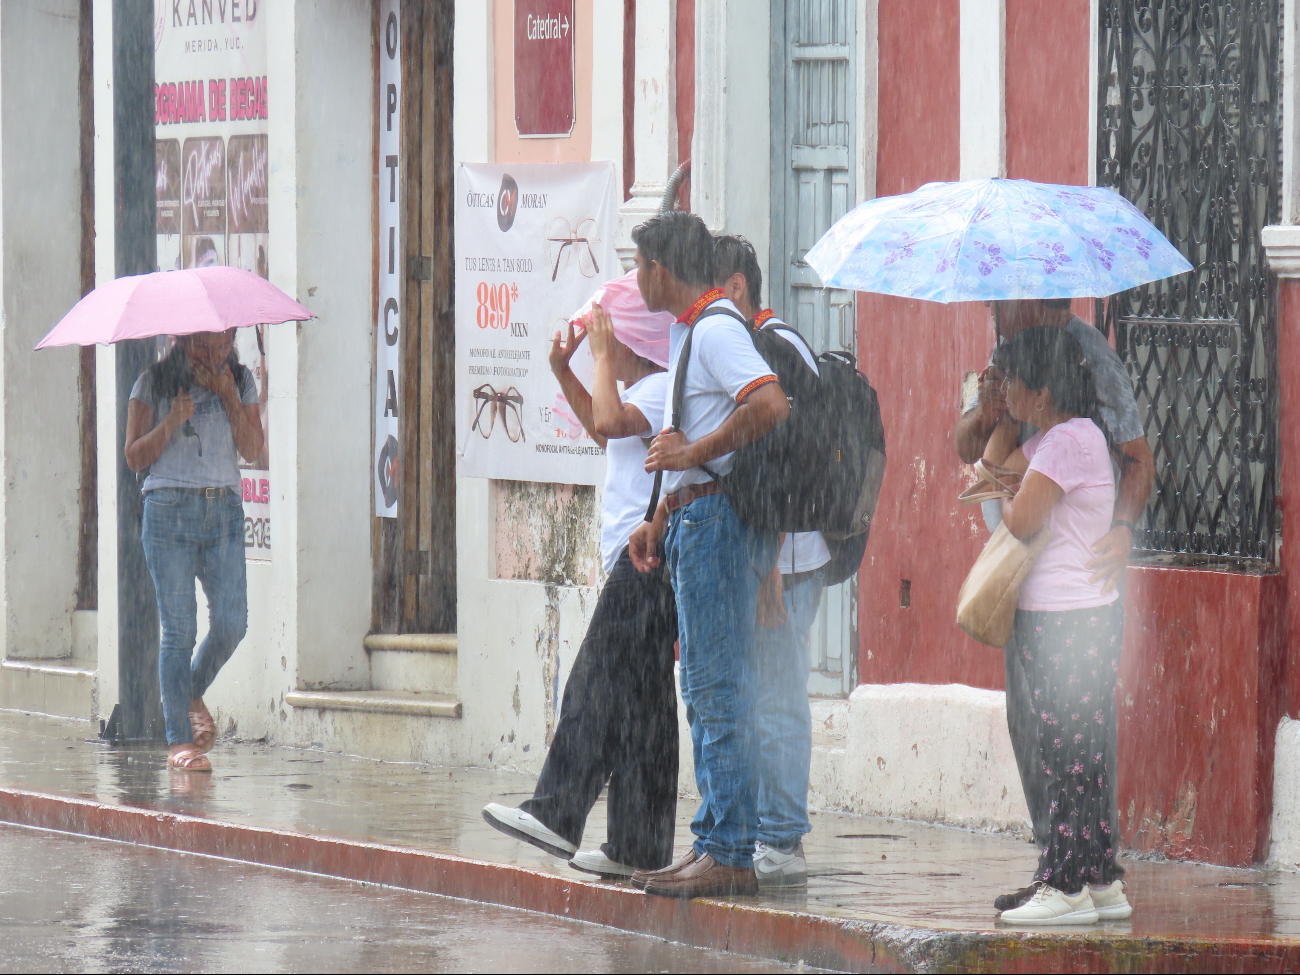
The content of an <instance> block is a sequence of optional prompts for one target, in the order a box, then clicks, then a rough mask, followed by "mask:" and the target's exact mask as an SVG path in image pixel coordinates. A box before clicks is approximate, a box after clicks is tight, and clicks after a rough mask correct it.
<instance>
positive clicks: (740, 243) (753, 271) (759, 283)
mask: <svg viewBox="0 0 1300 975" xmlns="http://www.w3.org/2000/svg"><path fill="white" fill-rule="evenodd" d="M733 274H743V275H744V276H745V287H746V289H747V290H748V291H749V300H750V301H751V302H753V304H754V307H755V308H762V307H763V272H762V271H760V270H759V267H758V254H757V253H756V252H755V251H754V245H753V244H751V243H750V242H749V241H747V240H746V239H745V238H744V237H741V236H740V235H739V234H723V235H721V236H719V237H715V238H714V239H713V283H714V284H715V285H717V286H718V287H719V288H720V287H722V285H723V284H725V283H726V282H727V281H728V279H730V278H731V276H732V275H733Z"/></svg>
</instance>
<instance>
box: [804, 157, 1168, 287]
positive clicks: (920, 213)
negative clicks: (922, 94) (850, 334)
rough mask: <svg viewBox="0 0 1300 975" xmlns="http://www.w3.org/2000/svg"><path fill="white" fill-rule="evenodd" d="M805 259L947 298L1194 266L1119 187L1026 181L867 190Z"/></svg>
mask: <svg viewBox="0 0 1300 975" xmlns="http://www.w3.org/2000/svg"><path fill="white" fill-rule="evenodd" d="M806 260H807V261H808V263H809V264H810V265H811V266H812V268H813V270H815V271H816V272H817V274H818V275H819V276H820V277H821V279H822V282H823V283H824V284H825V285H826V286H827V287H830V288H847V289H851V290H854V291H874V292H877V293H880V294H889V295H901V296H902V297H905V298H924V299H926V300H927V301H943V302H950V301H991V300H1005V299H1014V298H1081V297H1087V296H1094V297H1104V296H1106V295H1112V294H1116V293H1118V292H1120V291H1126V290H1127V289H1129V288H1134V287H1137V286H1138V285H1141V284H1146V283H1147V282H1149V281H1158V280H1160V279H1161V278H1167V277H1170V276H1171V275H1174V274H1184V273H1186V272H1188V271H1190V270H1192V265H1191V264H1190V263H1188V261H1187V259H1186V258H1185V257H1183V255H1182V254H1180V253H1179V252H1178V250H1177V249H1176V248H1175V247H1174V246H1173V244H1171V243H1169V241H1168V240H1166V239H1165V237H1164V235H1163V234H1161V233H1160V231H1158V230H1157V229H1156V228H1155V227H1154V226H1152V224H1151V221H1149V220H1148V219H1147V218H1146V217H1145V216H1143V214H1142V212H1141V211H1140V210H1138V208H1137V207H1135V206H1133V204H1131V203H1129V202H1128V200H1126V199H1124V198H1123V197H1122V196H1120V195H1119V194H1118V193H1116V192H1115V191H1114V190H1112V189H1109V188H1107V187H1102V186H1061V185H1056V184H1051V183H1033V182H1030V181H1029V180H1023V179H975V180H967V181H965V182H961V183H927V184H926V185H925V186H922V187H921V188H920V189H918V190H914V191H913V192H911V193H905V194H903V195H902V196H887V197H882V198H880V199H877V200H868V201H867V202H865V203H863V204H861V205H860V206H858V207H856V208H855V209H854V210H853V211H851V212H850V213H847V214H845V215H844V216H843V217H842V218H841V219H840V220H838V221H837V222H836V223H835V225H834V226H833V227H831V229H830V230H828V231H827V232H826V234H825V236H823V237H822V239H821V240H819V241H817V243H816V244H815V245H814V246H813V248H812V250H810V251H808V254H807V257H806Z"/></svg>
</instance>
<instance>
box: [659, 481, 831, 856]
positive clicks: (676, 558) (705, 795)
mask: <svg viewBox="0 0 1300 975" xmlns="http://www.w3.org/2000/svg"><path fill="white" fill-rule="evenodd" d="M778 538H779V536H778V535H777V533H776V532H771V531H759V530H756V529H753V528H750V527H748V526H747V525H744V524H742V523H741V521H740V519H739V518H737V517H736V513H735V511H734V510H732V507H731V503H730V502H729V501H727V499H726V497H725V496H724V495H721V494H713V495H708V496H707V497H703V498H698V499H696V500H695V501H692V502H691V503H690V504H688V505H686V506H685V507H684V508H681V509H680V510H678V511H676V512H674V513H673V516H672V521H671V522H670V523H669V527H668V537H667V539H666V540H665V547H666V550H667V555H668V571H669V573H670V575H671V577H672V582H673V590H674V592H675V593H676V595H677V630H678V638H679V640H680V656H681V687H682V700H683V702H684V703H685V704H686V720H687V721H688V722H689V723H690V726H691V747H692V750H693V752H694V755H695V781H696V785H697V787H698V788H699V791H700V809H699V812H697V813H696V815H695V819H694V821H693V822H692V823H691V830H692V832H694V834H695V852H696V853H698V854H700V855H704V854H707V855H709V856H711V857H712V858H713V859H714V860H716V861H717V862H718V863H721V864H723V865H724V866H728V867H748V866H751V865H752V864H753V862H754V842H755V840H756V839H757V835H758V768H757V766H756V764H755V761H754V759H755V745H756V742H757V737H756V734H755V731H756V728H755V707H756V705H757V703H758V696H757V692H756V679H757V674H756V672H755V666H754V625H755V624H754V613H755V611H756V609H757V606H758V587H759V583H760V582H761V581H762V579H763V576H765V575H766V574H767V573H768V571H769V570H770V569H771V568H772V566H773V565H774V564H775V563H776V552H777V541H778ZM805 680H806V678H805Z"/></svg>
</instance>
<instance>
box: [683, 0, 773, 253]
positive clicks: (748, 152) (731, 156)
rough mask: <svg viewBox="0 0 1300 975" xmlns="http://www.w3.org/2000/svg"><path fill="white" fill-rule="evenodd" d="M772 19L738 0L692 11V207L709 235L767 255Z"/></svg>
mask: <svg viewBox="0 0 1300 975" xmlns="http://www.w3.org/2000/svg"><path fill="white" fill-rule="evenodd" d="M770 27H771V12H770V8H769V5H767V4H763V5H762V6H761V7H760V6H758V5H756V4H753V3H745V2H742V0H698V2H697V3H696V6H695V131H694V134H693V135H692V138H691V207H692V209H694V210H695V212H696V213H698V214H699V215H700V217H701V218H702V219H703V220H704V222H705V223H706V224H708V226H709V229H710V230H712V231H713V232H714V233H736V234H742V235H744V236H745V237H747V238H749V241H750V243H752V244H753V245H754V250H755V251H757V253H758V264H759V267H767V266H768V252H769V250H770V248H771V238H772V235H771V206H772V201H771V189H772V173H771V166H772V150H771V145H772V135H771V101H772V100H771V88H770V82H771V78H770V74H771V61H772V58H771V53H770V52H771V47H770V45H771V35H770Z"/></svg>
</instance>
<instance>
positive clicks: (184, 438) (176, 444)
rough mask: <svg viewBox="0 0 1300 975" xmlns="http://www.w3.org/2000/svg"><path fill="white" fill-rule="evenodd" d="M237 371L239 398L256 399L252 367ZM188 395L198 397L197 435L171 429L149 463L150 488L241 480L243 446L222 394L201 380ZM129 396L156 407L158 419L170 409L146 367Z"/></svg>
mask: <svg viewBox="0 0 1300 975" xmlns="http://www.w3.org/2000/svg"><path fill="white" fill-rule="evenodd" d="M238 373H239V378H238V379H237V380H236V381H237V382H238V384H239V401H240V402H241V403H243V404H244V405H245V406H249V405H251V404H253V403H256V402H257V382H256V381H255V380H254V379H253V374H252V372H250V371H249V370H247V369H241V370H238ZM190 396H191V397H192V398H193V400H194V415H193V416H192V417H190V423H189V426H190V428H191V429H192V430H193V431H194V435H193V436H189V435H187V434H186V431H185V426H184V425H182V426H181V427H180V428H179V429H177V431H176V432H175V433H173V434H172V436H171V439H170V440H168V441H167V446H165V447H163V452H162V453H161V454H159V455H158V459H157V460H156V461H154V462H153V466H152V467H150V468H149V476H148V477H147V478H145V481H144V490H145V491H146V492H148V491H152V490H154V489H155V488H167V487H180V488H196V487H238V486H239V452H238V451H237V450H236V449H235V437H234V434H232V433H231V431H230V420H229V418H228V417H227V416H226V408H225V407H224V406H222V405H221V397H220V396H218V395H217V394H216V393H214V392H212V390H210V389H208V388H207V387H206V386H200V385H199V384H198V383H195V384H194V385H192V386H191V387H190ZM131 399H134V400H139V401H140V402H141V403H143V404H144V405H145V406H147V407H149V409H151V410H153V415H154V422H155V423H161V422H162V420H163V418H164V417H165V416H166V415H167V414H168V412H170V410H171V400H170V399H167V398H164V399H162V400H159V399H158V397H156V396H155V395H154V389H153V375H152V373H150V371H149V370H147V369H146V370H145V371H144V372H142V373H141V374H140V378H139V379H137V380H136V381H135V385H134V386H133V387H131Z"/></svg>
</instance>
